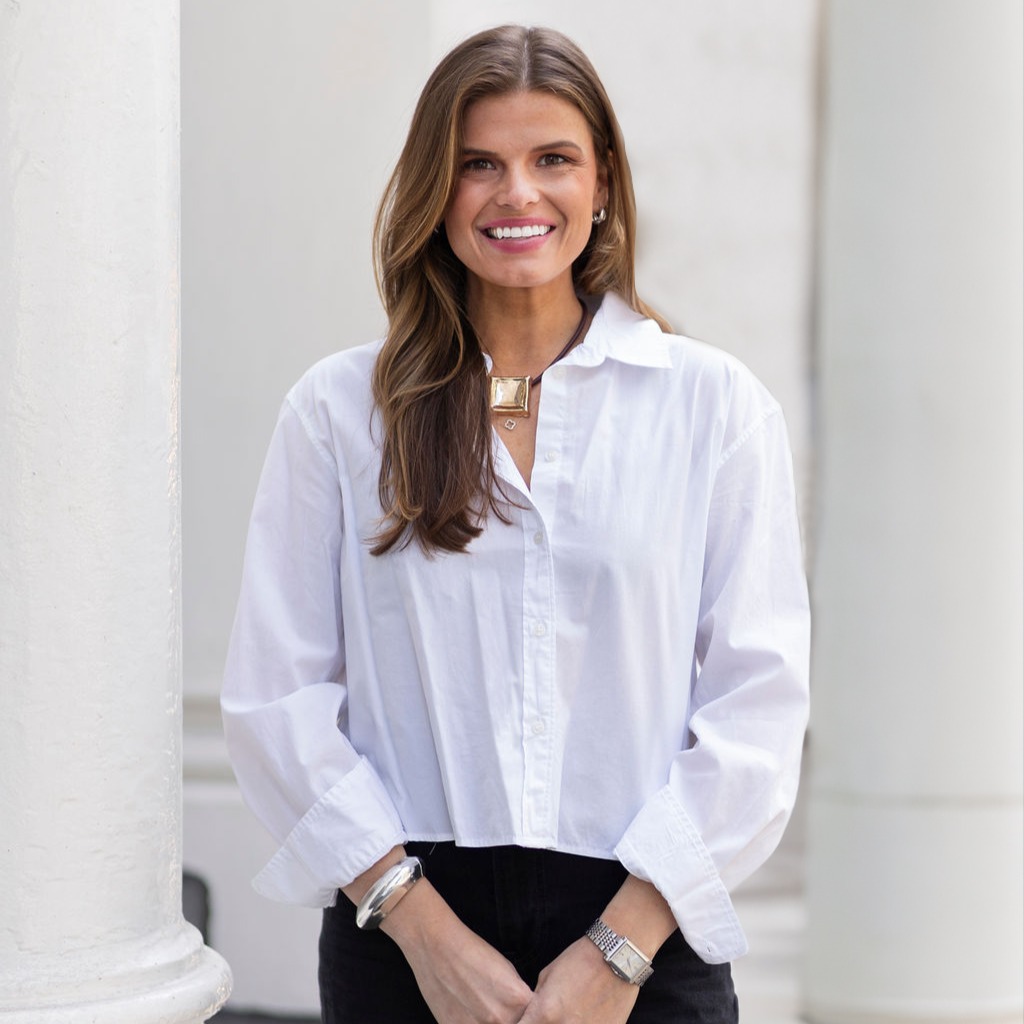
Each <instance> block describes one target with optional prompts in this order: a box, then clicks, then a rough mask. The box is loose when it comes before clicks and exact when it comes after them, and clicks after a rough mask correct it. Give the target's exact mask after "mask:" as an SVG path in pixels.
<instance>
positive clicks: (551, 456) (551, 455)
mask: <svg viewBox="0 0 1024 1024" xmlns="http://www.w3.org/2000/svg"><path fill="white" fill-rule="evenodd" d="M557 458H558V452H555V451H551V452H546V453H545V454H544V461H545V462H554V461H555V459H557Z"/></svg>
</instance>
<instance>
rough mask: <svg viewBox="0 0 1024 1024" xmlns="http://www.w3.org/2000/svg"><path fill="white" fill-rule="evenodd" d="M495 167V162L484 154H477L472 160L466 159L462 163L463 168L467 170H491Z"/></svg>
mask: <svg viewBox="0 0 1024 1024" xmlns="http://www.w3.org/2000/svg"><path fill="white" fill-rule="evenodd" d="M493 167H494V164H493V163H491V161H490V160H488V159H486V158H485V157H482V156H475V157H473V158H472V159H470V160H466V161H465V162H464V163H463V164H462V170H463V171H466V172H472V171H489V170H491V169H492V168H493Z"/></svg>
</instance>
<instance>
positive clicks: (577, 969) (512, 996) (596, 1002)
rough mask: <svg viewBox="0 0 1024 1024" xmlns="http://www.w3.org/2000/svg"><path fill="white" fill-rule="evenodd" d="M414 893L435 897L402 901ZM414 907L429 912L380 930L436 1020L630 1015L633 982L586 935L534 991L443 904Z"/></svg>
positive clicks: (495, 1022)
mask: <svg viewBox="0 0 1024 1024" xmlns="http://www.w3.org/2000/svg"><path fill="white" fill-rule="evenodd" d="M413 896H418V897H419V898H420V899H421V900H424V899H430V900H431V902H433V897H434V896H436V894H432V893H430V892H429V886H427V885H421V886H417V888H416V890H415V891H414V892H413V893H411V894H410V896H409V897H408V899H410V900H412V898H413ZM407 909H412V908H407ZM420 910H421V911H422V910H427V911H428V912H427V913H422V912H420V913H417V914H415V915H412V914H407V915H399V914H396V915H395V920H394V921H391V922H385V928H386V930H388V931H389V933H390V934H391V936H392V938H393V939H394V940H395V941H396V942H397V943H398V944H399V946H400V947H401V949H402V951H403V953H404V954H405V957H406V959H407V960H408V961H409V964H410V966H411V967H412V970H413V973H414V974H415V976H416V982H417V984H418V985H419V988H420V992H421V993H422V994H423V998H424V999H425V1000H426V1002H427V1005H428V1006H429V1007H430V1010H431V1012H432V1013H433V1014H434V1017H435V1019H436V1020H437V1021H438V1022H439V1024H625V1022H626V1021H627V1019H628V1018H629V1014H630V1012H631V1011H632V1009H633V1005H634V1003H635V1002H636V998H637V993H638V991H639V990H638V988H637V986H635V985H630V984H628V983H626V982H624V981H622V980H621V979H619V978H616V977H615V975H614V974H613V973H612V972H611V971H610V970H609V969H608V965H607V964H606V963H605V962H604V958H603V957H602V955H601V953H600V951H599V950H598V949H597V947H596V946H594V944H593V943H592V942H590V941H589V940H588V939H585V938H582V939H579V940H578V941H576V942H574V943H573V944H572V945H571V946H570V947H569V948H568V949H566V950H565V951H564V952H563V953H562V954H561V955H559V956H558V957H557V958H556V959H555V960H554V961H552V963H550V964H549V965H548V966H547V967H546V968H545V969H544V970H543V971H542V972H541V974H540V977H539V979H538V982H537V988H536V991H533V990H531V989H530V987H529V986H528V985H527V984H526V982H524V981H523V979H522V978H520V976H519V974H518V973H517V971H516V969H515V967H513V965H512V964H511V963H510V962H509V960H508V959H507V958H506V957H504V956H502V955H501V953H499V952H498V951H497V950H496V949H495V948H494V947H493V946H491V945H490V944H489V943H487V942H485V941H484V940H483V939H482V938H480V936H479V935H477V934H476V933H475V932H473V931H471V930H470V929H469V928H467V927H466V926H465V925H464V924H463V923H462V922H461V921H460V920H459V919H458V918H457V917H456V916H455V915H454V914H453V913H451V911H450V910H449V909H448V908H447V906H446V905H445V904H444V903H443V901H440V900H439V899H438V902H437V903H434V905H433V906H432V907H430V908H420ZM430 911H432V912H430ZM399 919H401V920H402V926H399V925H398V921H399ZM389 924H390V927H388V925H389Z"/></svg>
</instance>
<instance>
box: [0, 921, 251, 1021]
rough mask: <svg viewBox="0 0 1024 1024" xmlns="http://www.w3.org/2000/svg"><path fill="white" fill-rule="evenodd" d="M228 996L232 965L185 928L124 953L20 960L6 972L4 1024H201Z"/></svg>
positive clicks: (0, 983) (1, 1002) (1, 1004)
mask: <svg viewBox="0 0 1024 1024" xmlns="http://www.w3.org/2000/svg"><path fill="white" fill-rule="evenodd" d="M230 993H231V969H230V968H229V967H228V965H227V962H226V961H225V960H224V958H223V957H222V956H220V954H219V953H215V952H214V951H213V950H212V949H209V948H208V947H206V946H204V945H203V942H202V937H201V936H200V934H199V932H198V931H197V930H196V929H195V928H193V927H192V926H191V925H188V924H183V925H182V926H181V927H180V928H177V929H175V931H174V932H173V933H171V934H167V933H164V934H163V935H161V936H159V937H157V938H155V939H154V940H152V941H150V942H145V941H144V942H142V943H136V944H127V943H126V944H124V946H123V947H121V949H120V952H119V951H118V950H117V949H113V950H112V949H111V948H110V947H105V948H102V949H98V950H97V951H95V952H90V953H78V954H68V955H66V956H60V955H57V956H53V955H46V956H39V955H38V954H25V955H23V956H20V957H17V958H15V959H14V962H13V963H12V964H11V965H10V968H9V972H8V971H6V970H5V971H4V972H3V973H0V1024H40V1022H41V1021H46V1024H202V1022H203V1021H206V1020H209V1018H210V1017H212V1016H213V1015H214V1014H215V1013H216V1012H217V1011H218V1010H219V1009H220V1008H221V1007H222V1006H223V1005H224V1003H225V1002H226V1001H227V998H228V996H229V995H230Z"/></svg>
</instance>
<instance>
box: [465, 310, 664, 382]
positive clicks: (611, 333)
mask: <svg viewBox="0 0 1024 1024" xmlns="http://www.w3.org/2000/svg"><path fill="white" fill-rule="evenodd" d="M598 300H599V301H600V305H599V306H598V307H597V312H596V313H595V314H594V319H593V321H592V323H591V324H590V329H589V330H588V331H587V334H586V337H585V338H584V339H583V341H582V342H581V343H580V344H579V345H577V346H576V348H574V349H573V350H572V351H571V352H570V353H569V354H568V355H567V356H566V357H565V358H564V359H563V360H562V362H563V363H564V364H565V365H566V366H599V365H600V364H601V363H603V362H604V361H605V360H606V359H614V360H616V361H617V362H620V363H629V364H631V365H633V366H649V367H651V368H652V369H657V370H670V369H671V368H672V357H671V355H670V353H669V346H668V339H667V336H666V335H665V333H664V332H663V331H662V329H661V328H660V327H659V326H658V325H657V324H656V323H655V322H654V321H653V320H648V319H647V318H646V317H645V316H643V315H642V314H640V313H638V312H637V311H636V310H635V309H632V308H631V307H629V306H627V305H626V302H625V300H624V299H623V298H622V297H621V296H619V295H616V294H615V292H607V293H606V294H605V295H604V296H603V297H601V296H599V297H598ZM482 355H483V357H484V362H485V363H486V365H487V372H488V373H490V372H491V357H490V355H488V354H487V353H486V352H483V353H482Z"/></svg>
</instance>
